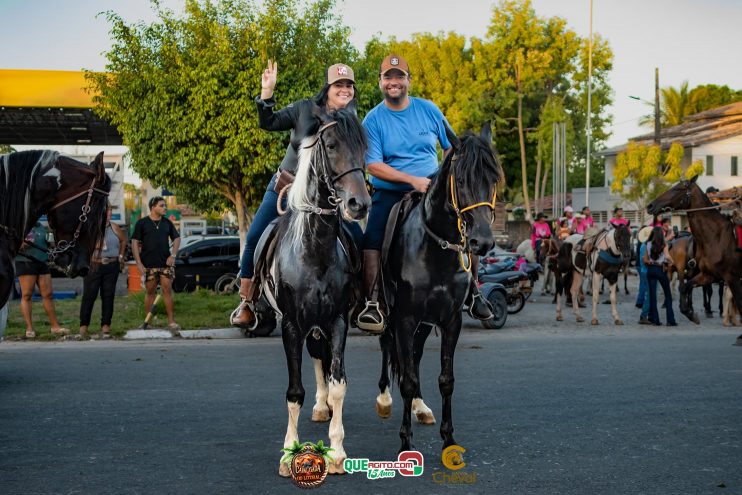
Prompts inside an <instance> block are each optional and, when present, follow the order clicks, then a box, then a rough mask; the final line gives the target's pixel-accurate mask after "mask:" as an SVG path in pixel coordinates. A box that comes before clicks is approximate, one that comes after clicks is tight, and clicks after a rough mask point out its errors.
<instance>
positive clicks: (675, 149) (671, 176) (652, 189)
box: [611, 142, 703, 211]
mask: <svg viewBox="0 0 742 495" xmlns="http://www.w3.org/2000/svg"><path fill="white" fill-rule="evenodd" d="M684 153H685V150H684V149H683V147H682V146H681V145H680V144H678V143H673V144H672V146H671V147H670V149H669V150H668V151H667V152H662V151H661V150H660V147H659V146H657V145H652V146H645V145H643V144H639V143H635V142H629V144H628V147H627V149H626V151H625V152H623V153H619V154H618V156H617V157H616V166H615V167H614V169H613V178H614V180H613V183H612V184H611V191H612V192H614V193H616V194H619V195H621V197H622V198H624V199H625V200H626V201H628V202H629V203H632V204H634V205H635V206H636V207H637V209H638V210H640V211H644V207H645V204H646V202H648V201H651V198H655V197H657V196H659V195H660V194H662V193H663V192H665V191H666V190H667V189H669V188H670V187H671V186H672V184H674V183H675V182H677V181H679V180H680V179H681V177H683V175H685V177H686V178H688V179H690V178H692V177H695V176H696V175H699V174H700V173H702V172H703V164H702V163H701V161H700V160H696V161H695V162H693V163H692V164H691V165H690V166H689V167H688V168H687V169H686V170H685V172H683V168H682V166H681V162H682V160H683V156H684Z"/></svg>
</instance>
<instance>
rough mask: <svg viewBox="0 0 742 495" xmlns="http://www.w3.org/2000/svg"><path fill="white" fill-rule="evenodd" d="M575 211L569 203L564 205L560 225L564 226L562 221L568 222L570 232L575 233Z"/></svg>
mask: <svg viewBox="0 0 742 495" xmlns="http://www.w3.org/2000/svg"><path fill="white" fill-rule="evenodd" d="M574 212H575V210H574V208H572V207H571V206H569V205H567V206H565V207H564V216H562V217H561V218H559V226H560V227H562V223H563V222H566V225H565V226H566V227H567V228H568V229H569V233H570V234H574V227H575V226H574V223H575V218H574ZM567 237H569V234H568V235H567Z"/></svg>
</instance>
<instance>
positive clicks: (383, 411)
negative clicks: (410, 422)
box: [376, 401, 392, 419]
mask: <svg viewBox="0 0 742 495" xmlns="http://www.w3.org/2000/svg"><path fill="white" fill-rule="evenodd" d="M376 414H378V415H379V417H380V418H381V419H387V418H388V417H389V416H391V415H392V405H391V404H388V405H384V404H379V401H376Z"/></svg>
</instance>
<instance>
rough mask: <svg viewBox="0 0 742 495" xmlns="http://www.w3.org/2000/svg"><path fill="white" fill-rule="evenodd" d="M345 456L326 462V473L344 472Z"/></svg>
mask: <svg viewBox="0 0 742 495" xmlns="http://www.w3.org/2000/svg"><path fill="white" fill-rule="evenodd" d="M343 464H345V457H343V458H342V459H335V460H334V461H333V462H330V463H328V466H327V473H328V474H345V468H344V467H343Z"/></svg>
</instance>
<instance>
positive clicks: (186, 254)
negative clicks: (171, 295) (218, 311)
mask: <svg viewBox="0 0 742 495" xmlns="http://www.w3.org/2000/svg"><path fill="white" fill-rule="evenodd" d="M239 259H240V238H239V237H238V236H214V237H211V236H207V237H205V238H203V239H199V240H196V241H193V242H191V243H189V244H188V245H187V246H185V247H181V248H180V251H179V252H178V257H177V258H176V259H175V280H174V281H173V290H175V291H176V292H182V291H192V290H195V289H196V287H205V288H209V289H213V288H214V284H215V283H216V281H217V279H219V278H220V277H221V276H222V275H224V274H226V273H237V272H238V271H239V268H238V264H239Z"/></svg>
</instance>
